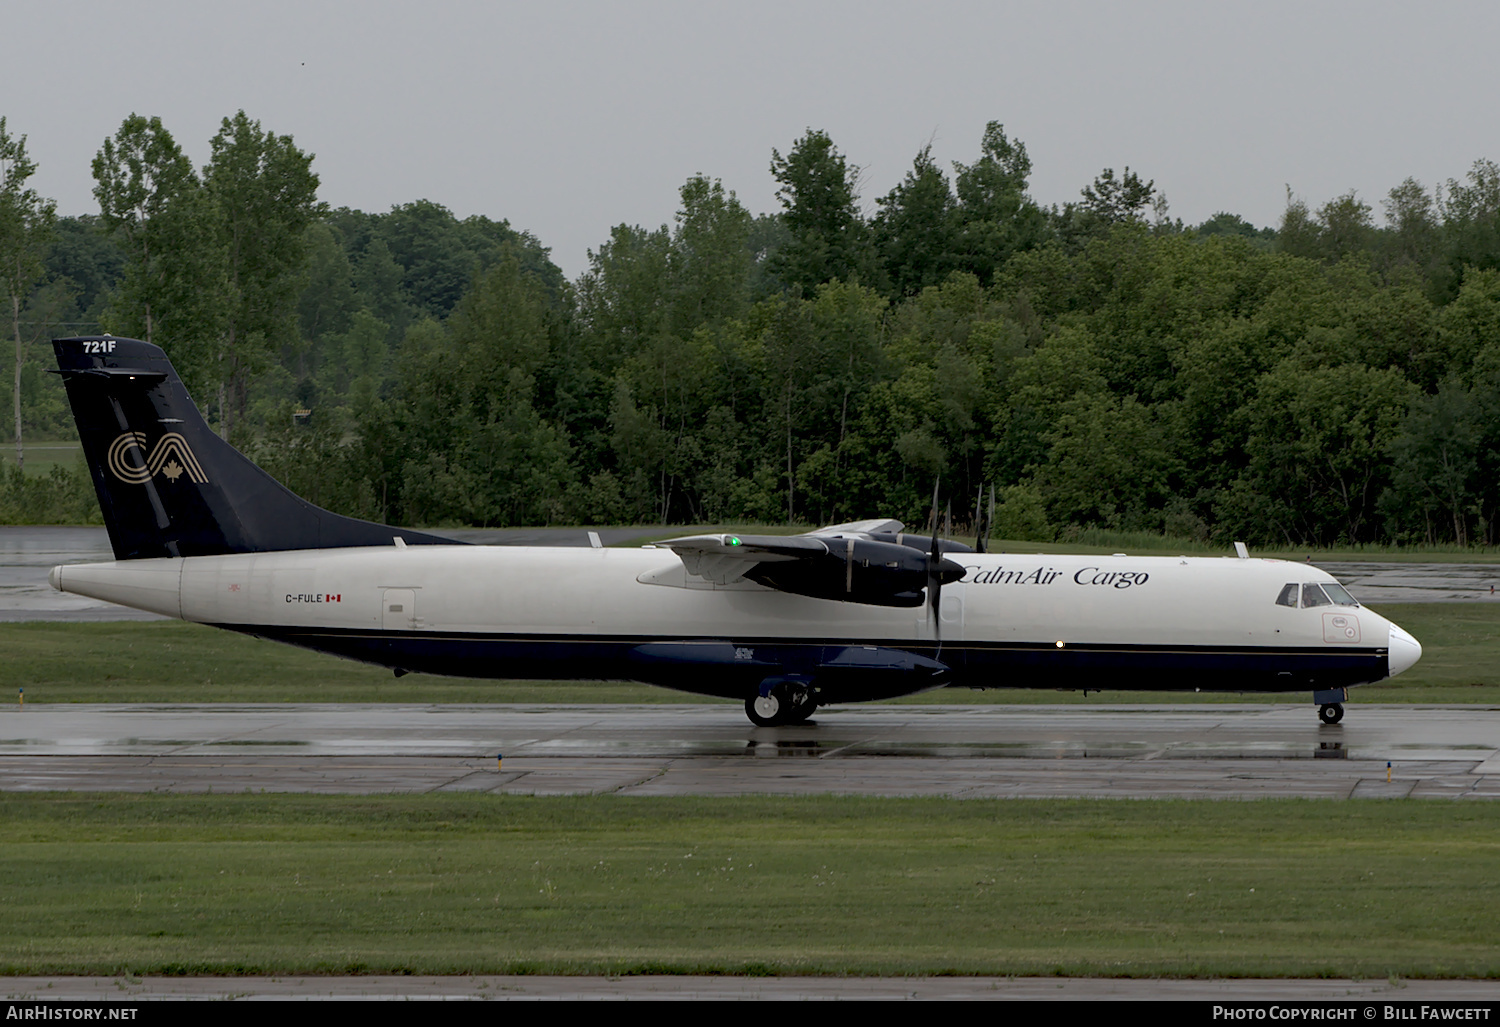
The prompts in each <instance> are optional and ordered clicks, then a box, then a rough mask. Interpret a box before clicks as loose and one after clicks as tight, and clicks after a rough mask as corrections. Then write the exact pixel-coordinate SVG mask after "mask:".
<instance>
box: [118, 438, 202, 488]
mask: <svg viewBox="0 0 1500 1027" xmlns="http://www.w3.org/2000/svg"><path fill="white" fill-rule="evenodd" d="M132 452H134V453H135V456H134V457H132V456H131V453H132ZM107 459H108V463H109V471H110V473H111V474H113V475H114V476H115V477H116V478H119V479H120V480H121V481H123V482H125V483H126V484H127V485H144V484H146V482H148V481H150V480H151V476H152V475H154V474H164V475H166V477H167V480H168V481H176V480H177V479H178V478H179V477H181V476H182V475H183V474H186V475H187V476H188V479H189V480H190V481H195V482H197V483H198V484H200V485H202V484H204V483H205V482H207V481H208V475H206V474H204V473H203V467H202V466H201V465H200V464H199V463H198V458H197V457H196V456H194V455H193V448H192V447H191V446H189V445H188V443H187V439H185V438H183V437H182V436H181V435H179V434H177V433H176V432H168V433H167V434H165V435H163V436H162V437H161V438H159V439H157V440H156V445H155V446H152V447H151V449H150V452H149V453H148V452H147V449H146V436H145V435H143V434H141V433H140V432H138V431H128V432H126V433H125V434H123V435H121V436H120V437H119V438H117V439H115V441H113V442H111V443H110V444H109V455H108V458H107Z"/></svg>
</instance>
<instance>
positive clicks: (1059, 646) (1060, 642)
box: [1057, 639, 1063, 649]
mask: <svg viewBox="0 0 1500 1027" xmlns="http://www.w3.org/2000/svg"><path fill="white" fill-rule="evenodd" d="M1057 647H1058V648H1059V649H1061V648H1062V647H1063V644H1062V639H1058V640H1057Z"/></svg>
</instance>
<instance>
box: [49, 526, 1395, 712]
mask: <svg viewBox="0 0 1500 1027" xmlns="http://www.w3.org/2000/svg"><path fill="white" fill-rule="evenodd" d="M952 559H954V560H955V561H956V562H958V563H961V564H963V565H964V566H965V568H966V570H967V573H966V574H965V576H964V578H963V579H962V580H961V581H958V582H955V583H952V584H949V585H946V586H944V587H943V589H942V602H941V611H940V614H939V617H938V618H937V619H938V621H939V623H938V624H936V625H935V624H934V618H932V617H931V616H930V614H929V611H928V610H927V609H926V608H925V607H918V608H893V607H883V606H870V605H860V604H855V603H848V602H839V601H834V600H829V599H815V598H808V597H804V596H798V595H792V594H788V593H785V592H781V591H776V590H773V589H770V588H767V587H764V586H761V585H758V584H755V583H753V582H750V581H744V580H742V581H738V582H736V583H734V584H732V585H727V586H721V585H714V584H711V583H709V582H707V581H703V580H699V579H696V578H693V577H691V576H689V575H688V574H687V572H686V570H685V569H684V566H683V563H682V561H681V560H680V559H679V558H678V557H677V556H676V554H674V553H673V552H672V551H671V550H668V549H656V548H651V547H647V548H642V549H583V548H534V547H506V546H434V545H413V546H404V547H403V546H382V547H370V548H348V549H325V550H305V551H294V552H274V553H258V554H246V555H231V556H207V557H188V558H183V559H152V560H131V561H119V562H115V563H102V564H82V565H72V566H66V567H59V568H55V569H54V570H53V572H52V579H51V580H52V584H53V586H54V587H56V588H59V589H61V590H63V591H67V592H74V593H78V594H80V595H86V596H90V597H93V598H96V599H103V600H107V601H110V602H115V603H120V604H123V605H126V606H131V607H135V608H137V609H142V610H150V611H152V612H155V613H160V614H166V615H168V616H172V617H180V618H182V619H184V620H189V621H196V622H200V623H206V624H214V625H220V626H224V627H230V628H234V629H237V630H242V631H247V632H250V633H253V634H264V635H267V636H270V637H279V638H282V639H283V640H286V641H293V642H295V643H297V644H301V645H308V646H310V647H312V648H327V649H330V650H331V651H335V652H341V653H343V654H344V655H353V656H356V657H357V658H361V659H371V660H373V661H375V662H380V663H385V664H387V665H391V666H401V665H403V664H405V663H410V662H413V661H412V660H404V659H403V658H401V657H400V656H398V655H391V656H389V658H387V656H385V655H381V652H384V650H381V651H380V652H374V651H366V650H365V649H355V648H351V644H345V643H344V642H343V641H340V643H339V644H336V645H334V644H330V645H323V644H320V641H319V640H320V639H331V638H338V639H340V640H347V639H352V638H361V639H366V640H375V639H383V641H382V642H381V644H382V645H386V646H398V645H402V646H413V647H417V648H419V649H420V650H421V652H422V653H424V654H427V655H426V656H424V657H423V659H422V660H421V661H416V662H417V665H416V666H414V667H413V668H412V669H438V670H440V671H441V665H440V664H439V663H435V662H434V661H436V660H438V659H439V657H438V656H437V655H435V654H436V653H437V650H436V649H435V648H434V647H435V646H436V645H437V643H438V641H439V640H455V641H454V642H453V644H454V645H457V644H459V641H462V642H464V643H467V644H478V643H480V642H482V641H484V640H487V639H505V640H508V641H509V642H510V643H512V644H521V643H523V642H524V643H525V644H527V645H529V646H530V647H531V648H529V649H527V650H526V652H527V653H528V654H529V653H532V652H533V650H534V649H535V648H536V646H537V645H540V644H542V643H545V642H549V641H560V640H568V641H569V643H570V647H564V648H558V649H557V650H556V657H555V659H556V661H557V662H558V664H559V666H558V667H557V668H556V669H555V670H554V671H553V672H551V673H550V674H547V675H545V676H555V677H572V676H576V675H574V674H571V673H569V672H568V670H567V668H566V667H565V666H562V665H561V664H562V662H563V661H565V660H566V659H567V658H568V656H569V654H570V653H576V652H578V651H580V650H578V649H577V646H578V645H587V644H589V643H590V642H592V641H596V640H597V641H599V642H601V643H602V642H605V641H609V642H611V643H613V644H617V645H636V644H640V643H643V642H650V641H651V640H681V639H686V640H691V639H720V640H726V641H729V642H732V643H734V644H736V645H739V644H742V643H743V644H745V645H747V646H748V645H754V644H761V645H765V644H768V643H769V642H771V641H780V642H784V643H787V644H791V645H798V644H814V643H815V644H819V645H835V646H836V645H859V646H865V647H884V646H891V647H898V648H902V649H905V650H908V651H923V652H926V653H928V654H929V655H931V654H933V653H934V652H940V653H941V654H942V656H943V658H944V659H945V660H953V661H955V662H956V664H962V663H963V658H962V656H961V655H960V654H964V653H967V654H969V657H968V659H969V661H970V663H971V664H972V666H970V667H969V670H968V672H966V674H965V675H964V676H965V677H966V678H967V680H966V681H965V683H970V684H981V685H982V684H993V685H997V686H1004V685H1008V684H1022V685H1029V686H1037V685H1041V684H1044V683H1045V680H1037V677H1038V675H1040V676H1041V678H1042V679H1045V678H1046V676H1047V666H1046V664H1045V662H1043V661H1046V660H1047V659H1050V658H1052V657H1049V656H1047V655H1045V654H1046V653H1048V652H1051V651H1054V650H1055V651H1058V652H1060V653H1063V652H1070V651H1083V650H1087V651H1089V652H1090V653H1092V654H1094V655H1093V658H1092V661H1091V662H1090V663H1088V664H1087V666H1107V665H1106V664H1104V663H1101V662H1100V661H1102V660H1105V658H1106V654H1116V657H1115V658H1118V659H1122V660H1123V659H1125V658H1126V655H1128V654H1130V653H1134V654H1136V655H1137V656H1139V655H1140V654H1142V653H1149V654H1152V655H1153V659H1155V660H1157V663H1154V664H1153V665H1152V666H1160V665H1161V664H1160V660H1162V659H1167V658H1169V657H1170V656H1171V654H1175V653H1181V652H1192V653H1195V654H1197V656H1198V657H1203V658H1205V659H1206V658H1207V657H1205V656H1204V654H1205V653H1211V654H1214V659H1217V660H1221V661H1229V662H1227V663H1226V664H1225V665H1226V666H1233V665H1234V663H1233V661H1234V659H1235V654H1237V653H1238V654H1241V655H1242V656H1243V655H1244V654H1246V653H1248V654H1249V655H1250V656H1254V657H1257V658H1259V657H1265V656H1268V655H1269V654H1274V653H1280V652H1286V653H1297V654H1300V655H1299V656H1298V659H1312V658H1314V657H1320V656H1326V657H1328V658H1330V659H1336V658H1337V657H1338V656H1339V655H1340V654H1343V655H1347V656H1350V657H1353V656H1354V654H1356V653H1361V654H1364V655H1365V657H1366V658H1367V660H1366V665H1368V666H1373V664H1370V663H1369V662H1368V661H1369V659H1373V658H1374V657H1375V655H1376V654H1378V656H1379V659H1380V660H1381V661H1382V666H1383V667H1384V666H1387V665H1386V664H1385V663H1384V661H1385V659H1386V652H1387V651H1389V663H1388V670H1385V671H1383V672H1381V673H1375V672H1374V671H1370V670H1365V671H1360V672H1358V673H1353V672H1349V673H1346V674H1345V679H1344V680H1343V682H1342V683H1344V684H1357V683H1360V682H1359V680H1355V679H1356V678H1361V677H1362V678H1363V680H1376V679H1378V678H1379V677H1384V676H1386V673H1390V674H1394V673H1399V672H1400V671H1401V670H1404V669H1405V668H1406V667H1408V666H1410V665H1411V664H1412V663H1414V662H1415V661H1416V658H1417V656H1418V655H1420V652H1421V649H1420V646H1418V645H1417V644H1416V642H1415V640H1413V639H1411V638H1410V636H1408V635H1406V633H1405V632H1402V631H1401V630H1400V629H1399V628H1396V627H1395V626H1394V625H1392V624H1391V623H1390V622H1389V621H1387V620H1386V619H1385V618H1383V617H1381V616H1380V615H1379V614H1376V613H1374V612H1372V611H1370V610H1369V609H1366V608H1364V607H1354V606H1327V605H1325V606H1322V607H1317V608H1311V609H1306V608H1298V607H1295V606H1290V607H1289V606H1285V605H1278V604H1277V602H1276V600H1277V596H1278V593H1279V592H1280V591H1281V590H1282V589H1283V587H1284V586H1286V585H1288V584H1295V583H1309V582H1331V581H1333V580H1334V579H1333V578H1332V577H1331V576H1330V575H1328V574H1327V573H1325V572H1323V571H1320V570H1317V569H1316V568H1313V567H1311V566H1306V565H1302V564H1296V563H1288V562H1284V561H1278V560H1264V559H1235V558H1217V557H1212V558H1203V557H1131V556H1071V555H1069V556H1058V555H1021V554H988V555H981V554H953V556H952ZM935 635H940V644H941V646H942V649H941V650H940V651H939V650H936V648H935V647H936V646H937V645H938V644H939V638H937V637H935ZM369 644H374V643H373V642H370V643H369ZM1001 653H1009V654H1012V656H1017V658H1019V657H1018V655H1017V654H1022V653H1024V654H1025V669H1024V670H1020V669H1018V670H1017V672H1016V675H1015V676H1014V679H1013V680H1007V679H1006V678H1008V677H1011V675H1009V674H1008V673H1002V672H999V671H997V670H996V668H997V667H999V666H1000V665H999V664H997V663H995V662H994V661H995V660H998V659H1000V656H999V654H1001ZM537 660H542V661H543V662H545V660H544V658H543V657H541V656H537V657H535V659H533V658H532V657H531V656H527V657H526V660H523V661H521V662H522V663H524V666H525V667H527V668H532V667H534V666H535V664H536V661H537ZM528 661H530V662H528ZM1344 663H1345V664H1346V665H1350V664H1349V661H1348V660H1346V661H1344ZM1007 666H1008V665H1007ZM1016 666H1017V668H1019V667H1020V664H1017V665H1016ZM1058 666H1059V667H1062V666H1063V665H1062V664H1058ZM1068 666H1069V667H1070V668H1071V670H1070V672H1079V668H1080V667H1085V665H1084V664H1078V665H1077V666H1075V665H1073V664H1069V665H1068ZM1194 666H1195V667H1197V668H1198V670H1197V672H1198V673H1202V672H1203V668H1204V667H1207V666H1218V664H1206V663H1202V662H1201V661H1200V662H1199V663H1197V664H1195V665H1194ZM1085 669H1086V667H1085ZM595 670H597V665H595ZM505 671H506V668H503V667H500V668H497V670H496V673H495V674H493V675H492V676H497V677H499V676H511V675H510V674H508V673H505ZM453 672H456V673H474V672H475V671H474V667H473V664H472V661H471V662H469V663H466V664H464V666H463V667H462V668H460V669H457V670H455V671H453ZM1287 673H1292V671H1288V672H1287ZM1302 673H1303V672H1302V671H1301V670H1296V671H1295V674H1302ZM1351 673H1352V677H1351V676H1350V674H1351ZM987 674H988V675H991V676H994V675H996V674H998V679H996V680H989V681H987V680H982V679H983V678H984V677H985V676H986V675H987ZM517 676H521V675H517ZM524 676H537V673H535V672H528V673H527V674H526V675H524ZM610 676H623V677H639V678H640V679H641V680H651V679H652V677H651V675H650V674H635V673H632V672H628V671H627V672H624V673H621V674H619V675H614V674H611V675H610ZM1294 676H1295V675H1294ZM1301 680H1302V679H1301V678H1300V677H1297V678H1296V682H1292V680H1291V679H1290V678H1288V684H1287V686H1286V687H1288V689H1290V688H1291V687H1292V686H1293V684H1294V683H1295V684H1298V685H1299V686H1300V682H1301ZM1309 680H1310V681H1312V682H1313V686H1314V687H1316V686H1317V684H1318V679H1317V677H1316V676H1313V677H1311V678H1309ZM1057 684H1059V685H1064V686H1065V685H1067V682H1066V681H1063V680H1059V681H1058V682H1057ZM679 687H684V686H679ZM1092 687H1111V685H1110V683H1109V682H1108V681H1103V682H1100V683H1099V684H1096V685H1094V686H1092ZM1131 687H1138V685H1131ZM1164 687H1188V686H1186V685H1184V684H1183V683H1181V682H1174V683H1172V684H1170V685H1164ZM1192 687H1200V686H1192ZM1201 687H1205V688H1206V689H1207V688H1213V687H1216V686H1215V685H1214V684H1213V683H1212V682H1210V681H1205V682H1204V683H1203V685H1202V686H1201ZM1269 687H1277V686H1275V685H1272V686H1269Z"/></svg>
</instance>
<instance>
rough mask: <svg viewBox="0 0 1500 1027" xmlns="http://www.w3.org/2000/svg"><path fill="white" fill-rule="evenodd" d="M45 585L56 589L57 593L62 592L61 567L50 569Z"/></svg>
mask: <svg viewBox="0 0 1500 1027" xmlns="http://www.w3.org/2000/svg"><path fill="white" fill-rule="evenodd" d="M47 583H48V584H49V585H51V586H52V587H53V588H55V589H57V590H58V591H59V592H61V591H62V568H61V567H54V568H52V572H51V573H50V574H48V575H47Z"/></svg>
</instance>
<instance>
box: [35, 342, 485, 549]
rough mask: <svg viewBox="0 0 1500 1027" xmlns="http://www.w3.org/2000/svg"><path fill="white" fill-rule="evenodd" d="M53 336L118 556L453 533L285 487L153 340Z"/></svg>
mask: <svg viewBox="0 0 1500 1027" xmlns="http://www.w3.org/2000/svg"><path fill="white" fill-rule="evenodd" d="M52 346H53V349H54V350H55V351H56V353H57V365H58V372H59V373H60V374H61V375H62V376H63V383H64V385H65V386H66V387H67V390H68V402H69V403H70V404H71V405H72V407H73V418H74V420H75V421H76V422H77V423H78V437H79V439H80V440H81V441H82V443H83V454H84V457H85V459H86V460H87V461H88V465H89V473H90V474H91V475H92V477H93V479H94V489H95V491H96V492H97V493H98V494H99V505H100V507H101V508H102V509H103V511H104V523H105V525H106V526H107V527H108V528H109V540H110V543H111V544H112V545H113V546H114V551H115V558H116V559H119V560H134V559H145V558H151V557H163V556H216V555H221V554H224V553H261V552H276V551H280V550H288V549H332V548H342V547H346V546H388V545H390V544H391V542H392V539H394V538H400V539H402V540H404V541H405V542H407V543H410V544H422V543H429V544H447V545H453V544H455V543H454V542H453V540H451V539H445V538H439V537H438V536H435V535H426V534H423V533H422V532H417V531H409V530H407V529H405V528H391V527H387V526H385V525H382V524H375V523H372V522H370V521H361V520H356V519H354V518H352V517H344V516H341V515H339V514H334V513H329V512H328V511H327V510H323V509H320V508H318V507H316V506H313V505H312V504H311V503H309V502H307V501H306V500H304V499H302V498H300V497H298V496H296V495H293V494H292V493H291V492H290V491H288V490H287V489H286V488H285V487H284V486H282V485H281V483H280V482H278V481H276V479H274V478H272V477H271V476H270V475H269V474H267V473H266V472H265V471H262V470H261V469H260V468H259V467H256V466H255V465H254V464H253V463H251V462H250V461H249V459H247V458H246V457H245V456H244V455H243V454H241V453H240V452H239V450H237V449H235V448H234V447H233V446H231V445H229V443H227V442H225V441H224V440H223V439H220V438H219V437H218V436H217V435H215V434H214V433H213V431H212V430H210V429H209V427H208V424H207V422H205V421H204V420H203V417H202V416H201V415H200V414H199V413H198V408H197V407H196V406H194V405H193V401H192V400H191V399H190V398H189V397H188V394H187V389H185V388H184V387H183V384H182V380H181V379H180V378H178V376H177V372H176V371H175V370H174V369H173V367H172V363H171V361H169V360H168V359H167V355H166V354H165V353H163V352H162V351H161V349H160V348H158V347H156V346H153V345H151V344H150V343H147V342H139V341H137V340H135V339H116V338H111V337H110V336H107V335H105V336H91V337H87V338H74V339H54V340H53V342H52Z"/></svg>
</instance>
